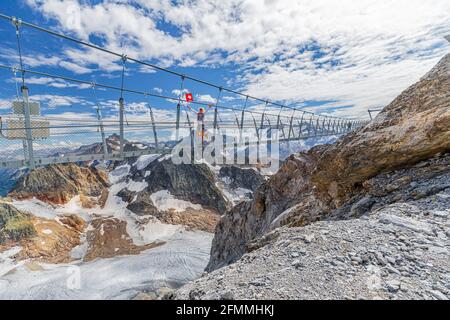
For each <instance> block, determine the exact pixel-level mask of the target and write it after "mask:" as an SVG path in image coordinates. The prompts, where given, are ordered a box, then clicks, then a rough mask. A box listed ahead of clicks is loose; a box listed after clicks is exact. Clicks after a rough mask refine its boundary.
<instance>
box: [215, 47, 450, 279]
mask: <svg viewBox="0 0 450 320" xmlns="http://www.w3.org/2000/svg"><path fill="white" fill-rule="evenodd" d="M449 88H450V55H447V56H445V57H444V58H443V59H442V60H441V61H440V62H439V63H438V65H437V66H436V67H435V68H433V69H432V70H431V71H430V72H429V73H428V74H427V75H426V76H424V77H423V78H422V79H421V80H420V81H419V82H418V83H416V84H414V85H413V86H411V87H410V88H408V89H407V90H405V91H404V92H403V93H402V94H401V95H400V96H399V97H398V98H396V99H395V100H394V101H393V102H392V103H391V104H390V105H388V106H387V107H386V108H385V109H384V110H383V111H382V112H381V113H380V114H379V115H378V116H377V118H376V119H375V120H374V121H373V122H371V123H370V124H369V125H367V126H366V127H365V128H362V129H360V130H358V131H356V132H352V133H350V134H348V135H346V136H344V137H343V138H341V139H339V140H338V141H337V142H336V143H335V144H331V145H325V146H318V147H315V148H313V149H311V150H310V151H308V152H306V153H301V154H298V155H292V156H291V157H289V158H288V159H287V160H286V161H285V163H284V164H283V166H282V167H281V168H280V170H279V172H278V173H277V174H275V175H274V176H273V177H271V178H270V179H269V181H268V182H266V183H264V184H262V185H261V186H260V188H259V189H258V190H257V191H256V192H255V195H254V200H253V201H250V202H244V203H241V204H239V205H238V206H236V207H235V208H233V209H232V210H231V211H230V212H229V213H227V214H226V215H224V216H223V217H222V219H221V221H220V222H219V224H218V226H217V228H216V235H215V237H214V240H213V246H212V250H211V260H210V263H209V264H208V267H207V270H209V271H211V270H214V269H217V268H219V267H222V266H224V265H227V264H229V263H232V262H234V261H236V260H237V259H239V258H240V257H241V256H242V255H243V254H244V253H245V252H246V250H247V249H246V246H247V245H248V244H249V242H251V241H253V240H255V239H257V238H259V237H262V236H263V235H264V234H265V233H267V232H268V231H270V230H271V229H273V228H275V227H279V226H282V225H286V224H289V225H291V226H304V225H307V224H310V223H311V222H314V221H317V220H323V219H325V218H326V219H331V218H334V219H339V218H349V217H358V216H360V215H361V214H362V213H363V212H366V211H367V210H369V209H370V208H371V207H372V206H374V205H375V203H376V202H377V200H376V197H371V195H370V192H372V193H374V192H376V190H377V189H379V188H378V184H377V186H376V187H373V186H372V187H371V183H373V182H374V181H375V180H371V179H372V178H374V177H376V176H377V175H380V174H382V173H387V172H390V171H393V170H396V169H401V168H408V167H411V166H414V165H415V164H417V163H418V162H420V161H423V160H426V159H429V158H430V157H433V156H435V155H436V154H439V153H441V154H444V153H446V152H448V151H449V150H450V91H449ZM443 161H445V160H443ZM445 169H448V166H445V165H443V166H439V165H438V166H435V167H433V166H432V167H430V168H429V169H427V170H426V172H424V173H423V174H424V176H427V175H428V176H433V175H435V174H437V173H439V171H442V170H445ZM406 180H408V179H406ZM406 180H405V181H406ZM397 184H398V185H400V186H402V184H401V182H398V183H397ZM404 185H407V184H406V183H404ZM404 185H403V187H398V188H397V190H404V189H405V186H404ZM439 188H444V186H440V187H437V188H435V189H433V188H431V189H430V190H428V191H423V192H425V193H428V194H429V193H433V192H434V193H436V192H439V191H438V189H439ZM394 190H395V188H394ZM394 190H392V191H394ZM368 192H369V194H368ZM415 192H417V193H418V194H420V192H422V191H419V190H418V191H415ZM387 193H390V192H389V191H388V192H387ZM408 194H409V193H408ZM366 195H367V197H366ZM399 197H400V196H399ZM392 200H393V201H399V200H400V198H398V199H397V198H395V197H392ZM349 206H350V211H348V210H347V208H349ZM340 208H345V210H343V209H341V210H339V209H340ZM352 209H353V210H352Z"/></svg>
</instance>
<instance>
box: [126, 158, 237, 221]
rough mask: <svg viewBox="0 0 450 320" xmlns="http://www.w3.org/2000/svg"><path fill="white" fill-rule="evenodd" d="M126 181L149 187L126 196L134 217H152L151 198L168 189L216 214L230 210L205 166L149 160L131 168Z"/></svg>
mask: <svg viewBox="0 0 450 320" xmlns="http://www.w3.org/2000/svg"><path fill="white" fill-rule="evenodd" d="M129 179H131V180H132V181H136V182H142V181H146V182H147V184H148V186H147V187H146V188H145V189H144V190H143V191H141V192H137V193H132V192H131V193H130V192H129V191H128V192H127V191H125V192H122V193H121V195H122V196H124V195H125V194H127V199H132V198H134V197H135V196H137V198H136V199H135V200H134V201H132V203H131V204H130V207H129V209H130V210H132V211H133V212H135V213H136V214H153V213H154V212H155V210H154V209H155V208H154V206H153V204H151V200H150V195H151V194H153V193H155V192H158V191H162V190H168V191H169V192H170V194H171V195H173V196H174V197H176V198H177V199H182V200H185V201H189V202H192V203H194V204H200V205H202V206H203V207H205V208H207V209H210V210H213V211H215V212H217V213H224V212H225V211H226V210H227V209H229V208H230V203H229V201H228V200H227V198H226V197H225V196H224V194H223V193H222V191H221V190H220V189H219V188H218V187H217V186H216V183H217V181H216V177H215V175H214V173H213V172H212V171H211V169H210V168H209V167H208V165H206V164H198V165H191V164H179V165H176V164H174V163H173V162H172V160H170V159H164V158H160V159H158V160H155V161H152V162H151V163H149V164H148V165H147V166H146V167H145V168H141V169H138V168H137V167H136V166H133V167H132V168H131V171H130V176H129Z"/></svg>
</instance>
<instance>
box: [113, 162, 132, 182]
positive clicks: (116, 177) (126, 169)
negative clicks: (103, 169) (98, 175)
mask: <svg viewBox="0 0 450 320" xmlns="http://www.w3.org/2000/svg"><path fill="white" fill-rule="evenodd" d="M130 169H131V167H130V165H129V164H125V165H123V166H120V167H117V168H115V169H114V170H113V171H111V172H110V173H109V181H110V182H111V183H117V182H119V181H121V180H122V179H123V178H125V177H126V176H127V175H128V174H129V173H130Z"/></svg>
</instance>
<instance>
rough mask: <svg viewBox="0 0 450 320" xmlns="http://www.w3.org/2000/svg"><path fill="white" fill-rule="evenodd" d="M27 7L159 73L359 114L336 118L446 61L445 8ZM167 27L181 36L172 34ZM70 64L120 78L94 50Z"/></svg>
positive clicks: (385, 98)
mask: <svg viewBox="0 0 450 320" xmlns="http://www.w3.org/2000/svg"><path fill="white" fill-rule="evenodd" d="M27 3H28V4H30V5H31V6H32V7H33V8H35V9H36V10H39V11H41V12H42V13H43V14H44V15H45V16H47V17H49V18H54V19H56V20H58V21H59V23H60V25H61V26H62V27H63V28H64V29H65V30H66V31H70V32H72V33H75V34H76V35H77V36H78V37H80V38H82V39H85V40H88V39H89V38H90V37H91V36H96V37H100V38H101V39H102V42H103V44H104V45H105V46H106V47H107V48H109V49H111V50H115V51H118V52H124V53H126V54H129V55H130V56H133V57H137V58H141V59H158V62H159V64H160V65H172V64H178V65H184V66H195V65H202V66H211V67H215V66H217V65H223V64H227V63H237V64H240V65H241V66H242V67H241V70H240V73H241V74H240V75H238V76H236V77H235V83H234V84H236V80H237V81H239V84H240V85H241V86H242V87H243V88H246V89H247V92H248V93H250V94H254V95H258V96H262V97H263V98H269V99H271V100H285V101H288V102H292V101H304V100H309V99H313V100H323V101H325V100H332V101H338V102H341V103H343V104H350V105H353V106H354V107H352V108H348V109H337V110H336V111H335V113H336V114H338V115H350V114H352V115H355V114H356V115H366V110H367V108H369V107H376V106H382V105H385V104H386V103H388V102H389V101H390V100H391V99H393V98H394V97H395V96H396V95H397V94H399V93H400V91H401V90H402V89H405V88H406V87H407V86H408V85H410V84H412V83H413V82H414V81H416V80H418V78H419V77H420V76H421V75H422V74H424V73H425V72H426V71H427V70H428V69H429V68H430V67H431V66H432V65H433V64H434V63H436V62H437V60H438V59H439V57H441V56H443V55H444V54H445V52H446V51H448V50H447V49H446V48H448V47H445V45H446V42H445V40H444V39H443V38H442V37H443V36H444V35H446V34H447V33H448V32H449V29H448V26H449V25H450V15H449V14H448V12H450V2H449V1H447V0H434V1H422V0H384V1H379V0H360V1H350V0H342V1H333V0H316V1H306V0H292V1H282V0H278V1H277V0H266V1H264V2H263V1H261V0H230V1H213V0H196V1H182V2H173V1H169V0H155V1H144V0H135V1H131V0H129V1H103V2H101V3H95V4H91V3H90V2H86V1H76V0H46V1H42V0H27ZM158 22H163V23H158ZM164 24H170V25H171V27H172V28H173V29H174V30H177V31H178V32H175V33H173V34H172V33H168V32H166V31H165V30H164V29H161V25H164ZM65 55H67V57H69V59H70V60H71V61H72V62H73V63H77V64H79V65H80V66H81V67H83V68H87V66H89V65H91V64H92V65H97V66H98V67H99V68H101V69H105V70H108V71H115V70H118V69H120V65H119V64H117V61H116V62H114V61H111V57H110V56H105V54H102V53H98V52H95V51H93V50H90V49H89V50H84V49H83V50H66V51H65ZM49 63H56V62H51V61H50V62H49Z"/></svg>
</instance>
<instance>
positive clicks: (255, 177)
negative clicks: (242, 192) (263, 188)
mask: <svg viewBox="0 0 450 320" xmlns="http://www.w3.org/2000/svg"><path fill="white" fill-rule="evenodd" d="M219 178H226V179H229V181H230V184H229V186H230V187H231V188H245V189H248V190H251V191H255V190H256V189H257V188H258V187H259V186H260V185H261V184H262V183H263V182H264V177H263V176H262V175H261V174H260V173H259V172H258V171H256V170H254V169H251V168H247V169H246V168H239V167H237V166H224V167H222V168H220V171H219Z"/></svg>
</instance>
